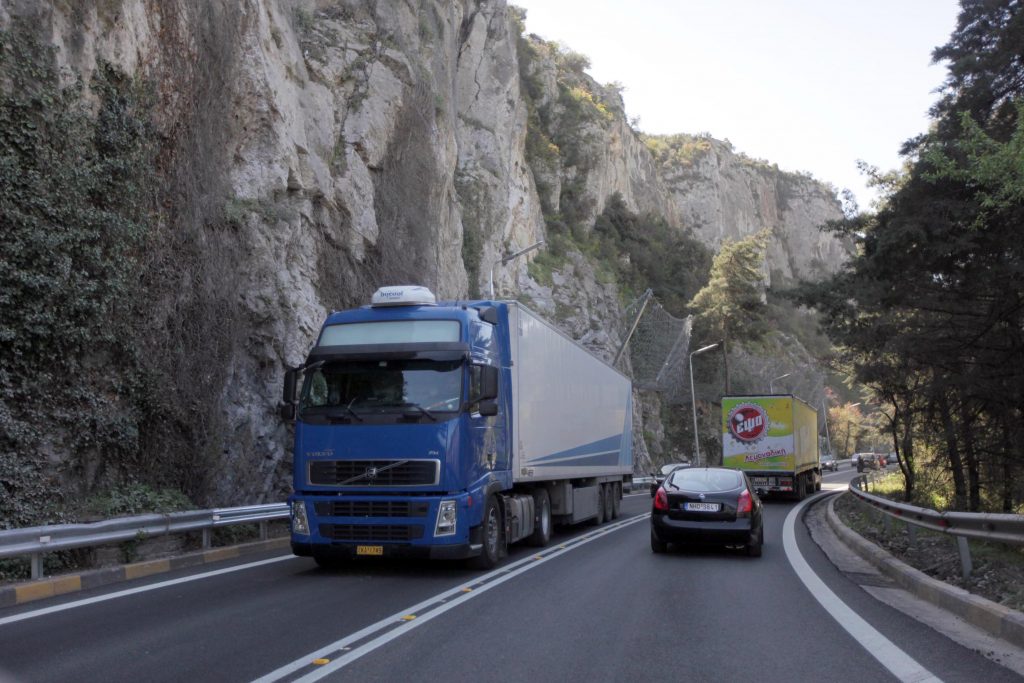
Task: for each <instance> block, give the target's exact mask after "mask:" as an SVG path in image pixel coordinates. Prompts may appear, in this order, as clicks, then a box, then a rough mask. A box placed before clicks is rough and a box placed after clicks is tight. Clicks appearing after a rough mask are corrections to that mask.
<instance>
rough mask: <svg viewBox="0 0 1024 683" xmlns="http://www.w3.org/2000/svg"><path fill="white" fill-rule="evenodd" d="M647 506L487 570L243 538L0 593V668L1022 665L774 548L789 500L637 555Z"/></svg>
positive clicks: (366, 674) (850, 674)
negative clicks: (169, 559)
mask: <svg viewBox="0 0 1024 683" xmlns="http://www.w3.org/2000/svg"><path fill="white" fill-rule="evenodd" d="M853 474H855V472H854V471H853V470H851V469H849V468H848V467H847V468H843V469H842V470H840V471H839V472H838V473H835V474H832V473H829V474H827V475H826V478H825V479H826V482H832V481H835V482H844V481H846V480H848V479H849V478H850V477H851V476H852V475H853ZM649 507H650V496H649V495H647V494H645V493H641V494H640V495H637V496H632V497H629V498H627V499H626V500H625V501H623V508H622V509H623V514H622V516H621V517H620V519H619V520H617V521H616V522H613V523H611V524H608V525H605V526H602V527H586V526H584V527H580V528H574V529H571V530H561V531H560V532H559V533H557V534H556V535H555V537H554V539H553V541H552V544H551V545H550V546H548V547H547V548H545V549H543V550H541V551H539V552H538V551H537V550H536V549H530V548H520V549H516V550H515V552H513V553H512V555H511V556H510V557H509V558H508V560H507V561H506V562H505V563H504V564H503V565H502V567H501V568H500V569H499V570H498V571H496V572H492V573H481V572H476V571H472V570H468V569H465V568H464V567H462V566H461V565H459V564H448V563H430V562H414V563H408V562H381V561H368V562H359V563H354V564H352V565H351V566H348V567H346V568H344V569H341V570H337V571H325V570H321V569H319V568H318V567H317V566H316V565H315V564H314V563H313V562H312V561H311V560H308V559H305V558H291V557H285V556H281V555H277V556H270V555H268V556H266V557H263V558H260V557H258V556H256V557H254V556H248V557H246V558H245V559H240V560H238V561H235V562H225V563H224V564H223V565H222V566H220V567H218V569H221V570H224V571H222V573H219V574H214V575H211V568H210V567H209V566H207V567H203V568H200V569H194V570H192V571H188V570H182V571H179V572H174V573H170V574H161V575H159V576H157V577H151V578H150V579H149V580H139V581H134V582H128V583H123V584H118V585H117V586H113V587H107V588H106V589H102V590H95V591H87V592H82V593H76V594H74V595H71V596H65V597H64V598H55V599H52V600H48V601H40V602H33V603H30V604H28V605H24V606H21V607H14V608H8V609H4V610H0V672H3V673H0V683H8V681H12V680H13V681H33V682H35V681H253V680H258V679H262V680H266V681H278V680H287V681H292V680H317V679H318V678H324V679H326V680H352V681H396V680H410V681H418V680H443V681H445V682H446V683H454V682H458V681H481V680H482V681H621V680H628V679H637V680H643V681H687V680H699V681H750V680H758V681H858V682H859V683H863V682H866V681H892V680H899V679H900V676H899V675H896V674H901V675H902V677H903V678H904V680H908V679H909V678H911V677H913V678H914V679H915V680H943V681H965V682H966V681H971V682H974V681H979V680H984V681H986V682H996V681H1018V680H1020V678H1018V677H1017V676H1016V674H1014V673H1012V672H1010V671H1009V670H1007V669H1004V668H1002V667H1000V666H998V665H996V664H994V663H992V662H990V661H988V660H987V659H985V658H984V657H983V656H981V655H980V654H978V653H976V652H974V651H971V650H969V649H967V648H964V647H962V646H960V645H957V644H955V643H954V642H953V641H951V640H949V639H947V638H946V637H945V636H943V635H941V634H939V633H938V632H936V631H934V630H932V629H931V628H929V627H927V626H924V625H922V624H921V623H919V622H917V621H916V620H914V619H912V618H910V617H908V616H906V615H904V614H903V613H902V612H899V611H896V610H894V609H892V608H890V607H889V606H888V605H886V604H883V603H882V602H879V601H878V600H876V599H875V598H873V597H871V596H870V595H869V594H868V593H867V592H865V591H864V590H862V589H861V588H860V585H859V584H858V583H857V582H856V581H855V580H853V579H852V578H851V577H849V576H846V575H844V574H843V573H841V572H840V571H839V570H837V569H836V567H835V566H834V565H833V564H832V563H831V562H830V561H829V560H828V558H827V557H826V556H825V555H824V554H823V553H822V551H821V550H820V549H819V548H818V546H817V545H816V544H815V542H814V541H813V540H812V539H811V538H810V536H809V535H808V533H807V530H806V528H805V527H804V525H803V523H802V520H800V519H798V518H796V517H795V516H794V517H793V518H791V522H795V523H793V524H792V525H791V526H792V534H791V535H792V541H793V546H794V547H793V548H792V552H791V553H787V548H786V544H785V543H784V541H783V529H784V526H785V524H786V519H787V516H788V515H789V513H790V512H791V511H792V510H793V509H794V508H795V507H796V504H795V503H792V502H768V503H767V504H766V527H765V540H766V545H765V548H764V556H763V557H761V558H748V557H746V556H745V555H743V554H742V553H741V552H739V551H731V550H727V549H717V550H685V551H676V552H670V553H668V554H664V555H654V554H652V553H651V551H650V546H649V542H648V521H647V513H648V510H649ZM805 509H806V505H805V506H804V508H802V510H805ZM563 546H564V547H563ZM792 553H795V554H796V555H799V556H800V557H801V558H802V560H801V561H799V562H794V561H793V560H791V559H790V557H789V555H790V554H792ZM801 562H802V563H804V565H805V566H806V570H805V573H806V574H809V575H812V576H814V577H815V579H814V580H817V581H820V582H821V583H820V585H819V584H812V585H816V586H818V587H817V588H815V592H816V593H818V594H819V596H824V597H823V600H825V598H828V595H831V596H832V597H834V598H835V600H834V601H832V600H831V598H828V599H827V600H825V602H826V604H822V602H820V601H819V600H818V599H817V598H816V597H815V595H814V594H812V592H811V590H809V589H808V587H807V584H806V583H805V580H806V576H805V577H804V578H801V575H800V574H798V572H797V570H795V569H794V567H795V566H798V565H799V564H800V563H801ZM114 595H116V596H117V597H108V596H114ZM47 610H49V611H47ZM850 614H855V615H856V617H855V618H854V619H855V620H863V624H866V625H867V629H868V630H864V627H863V624H861V625H860V626H857V627H856V628H854V627H850V626H849V622H850V619H851V617H850V616H849V615H850ZM848 628H852V630H853V632H854V633H856V634H858V635H857V636H856V637H855V636H854V635H851V632H850V630H848ZM865 634H867V635H865ZM872 652H874V653H875V655H873V654H872ZM894 653H900V654H894ZM876 655H877V656H876ZM900 656H902V657H904V659H900ZM314 660H316V661H314ZM907 661H911V662H914V663H915V664H916V665H917V666H918V667H919V668H918V669H916V670H914V671H915V673H913V675H912V676H908V675H907V674H906V672H907V669H906V668H903V669H900V663H901V662H902V663H903V664H905V663H906V662H907ZM893 667H895V669H894V668H893ZM894 670H895V671H896V674H894V673H893V671H894ZM901 672H902V673H901ZM929 674H930V675H931V676H932V677H933V678H931V679H929V678H928V675H929ZM5 676H6V678H5Z"/></svg>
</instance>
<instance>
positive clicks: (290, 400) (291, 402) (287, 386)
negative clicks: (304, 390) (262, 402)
mask: <svg viewBox="0 0 1024 683" xmlns="http://www.w3.org/2000/svg"><path fill="white" fill-rule="evenodd" d="M298 374H299V371H298V368H288V369H287V370H285V372H284V396H283V398H284V402H283V403H282V404H281V406H280V407H279V409H280V411H281V418H282V419H284V420H294V419H295V385H296V383H297V378H298Z"/></svg>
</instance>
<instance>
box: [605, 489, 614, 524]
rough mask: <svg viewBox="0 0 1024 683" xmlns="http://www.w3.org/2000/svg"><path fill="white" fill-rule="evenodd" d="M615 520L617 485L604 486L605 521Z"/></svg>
mask: <svg viewBox="0 0 1024 683" xmlns="http://www.w3.org/2000/svg"><path fill="white" fill-rule="evenodd" d="M613 519H615V484H605V485H604V521H606V522H610V521H612V520H613Z"/></svg>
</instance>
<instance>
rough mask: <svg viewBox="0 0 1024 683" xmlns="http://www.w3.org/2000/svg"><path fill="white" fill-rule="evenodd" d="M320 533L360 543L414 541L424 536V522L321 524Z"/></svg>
mask: <svg viewBox="0 0 1024 683" xmlns="http://www.w3.org/2000/svg"><path fill="white" fill-rule="evenodd" d="M320 535H321V536H323V537H324V538H329V539H330V540H332V541H348V542H358V543H371V542H378V541H380V542H384V541H391V542H394V541H414V540H416V539H418V538H423V525H422V524H409V525H405V524H321V525H320Z"/></svg>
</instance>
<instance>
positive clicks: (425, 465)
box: [309, 460, 441, 488]
mask: <svg viewBox="0 0 1024 683" xmlns="http://www.w3.org/2000/svg"><path fill="white" fill-rule="evenodd" d="M440 472H441V462H440V461H439V460H318V461H316V462H311V463H310V464H309V483H310V484H312V485H314V486H339V487H340V486H344V487H346V488H348V487H365V486H436V485H437V483H438V480H439V474H440Z"/></svg>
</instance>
